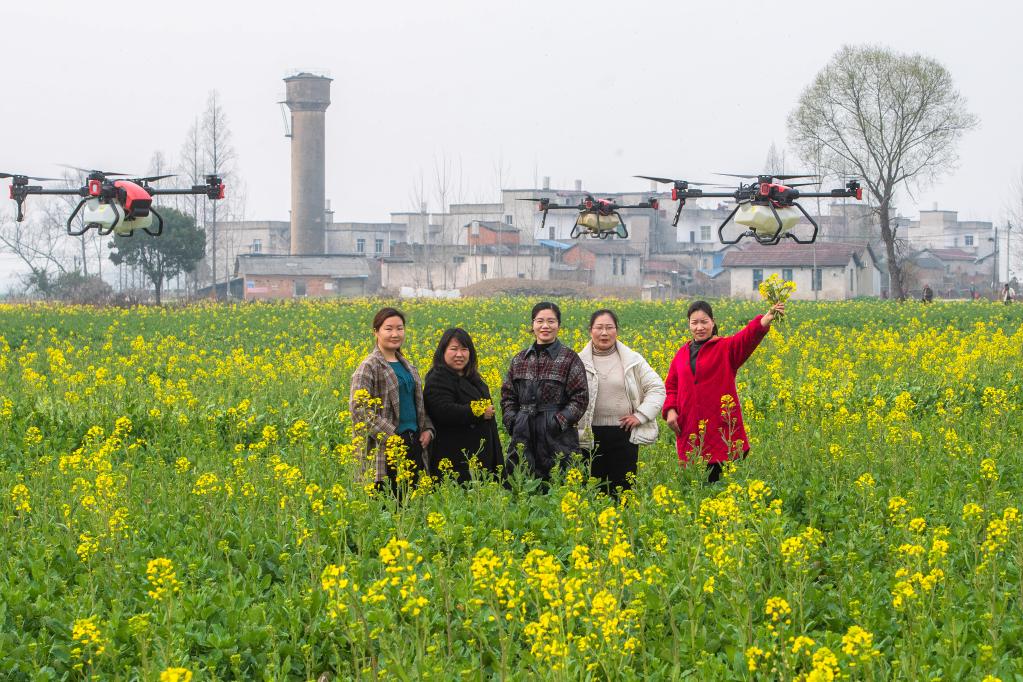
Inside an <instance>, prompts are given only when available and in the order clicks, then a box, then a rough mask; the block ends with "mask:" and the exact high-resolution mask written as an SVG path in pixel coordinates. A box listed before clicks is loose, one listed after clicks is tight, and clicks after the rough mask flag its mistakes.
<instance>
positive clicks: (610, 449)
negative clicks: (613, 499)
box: [586, 426, 639, 496]
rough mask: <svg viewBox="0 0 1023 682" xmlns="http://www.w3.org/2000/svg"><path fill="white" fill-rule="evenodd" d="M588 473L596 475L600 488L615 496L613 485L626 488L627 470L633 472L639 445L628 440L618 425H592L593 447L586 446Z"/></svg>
mask: <svg viewBox="0 0 1023 682" xmlns="http://www.w3.org/2000/svg"><path fill="white" fill-rule="evenodd" d="M586 454H587V455H589V456H590V475H591V476H593V477H594V478H597V479H600V481H601V485H600V487H601V489H602V490H603V491H604V492H606V493H607V494H609V495H612V496H617V494H618V493H617V492H616V491H617V489H618V488H621V489H622V490H629V489H630V488H632V484H631V483H629V479H628V474H630V473H631V474H633V475H635V474H636V468H637V465H638V463H639V446H638V445H636V444H635V443H630V442H629V432H628V431H626V430H625V429H623V428H622V427H620V426H594V427H593V449H592V450H589V451H588V452H587V453H586Z"/></svg>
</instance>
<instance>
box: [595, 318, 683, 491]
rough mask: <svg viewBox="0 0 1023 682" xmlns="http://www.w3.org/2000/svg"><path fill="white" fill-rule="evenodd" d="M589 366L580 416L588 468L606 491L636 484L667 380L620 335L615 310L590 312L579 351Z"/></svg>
mask: <svg viewBox="0 0 1023 682" xmlns="http://www.w3.org/2000/svg"><path fill="white" fill-rule="evenodd" d="M579 359H580V360H582V363H583V367H584V368H585V369H586V381H587V388H588V390H589V394H590V402H589V405H588V406H587V407H586V413H585V414H583V418H582V419H580V420H579V444H580V445H581V446H582V447H583V448H584V449H585V450H586V453H587V454H588V455H589V456H590V458H591V459H590V474H591V475H592V476H593V477H594V478H598V479H600V480H601V481H602V483H603V485H602V487H603V488H604V490H605V491H607V492H608V493H610V494H612V495H617V492H616V491H617V489H618V488H621V489H622V490H628V489H630V488H631V487H632V483H631V482H630V481H629V474H632V475H633V476H635V474H636V468H637V465H638V463H639V446H640V445H647V444H650V443H653V442H655V441H656V440H657V415H658V414H659V413H660V411H661V406H662V405H663V404H664V395H665V394H664V382H662V381H661V377H660V376H658V375H657V372H655V371H654V370H653V369H652V368H651V367H650V365H649V364H648V363H647V361H646V360H644V359H643V356H642V355H640V354H639V353H637V352H635V351H634V350H632V349H631V348H629V347H628V346H626V345H625V344H624V343H622V342H621V341H619V340H618V316H617V315H615V313H614V312H613V311H611V310H607V309H603V310H598V311H596V312H595V313H593V314H592V315H590V341H589V343H587V344H586V346H584V347H583V349H582V350H581V351H580V352H579Z"/></svg>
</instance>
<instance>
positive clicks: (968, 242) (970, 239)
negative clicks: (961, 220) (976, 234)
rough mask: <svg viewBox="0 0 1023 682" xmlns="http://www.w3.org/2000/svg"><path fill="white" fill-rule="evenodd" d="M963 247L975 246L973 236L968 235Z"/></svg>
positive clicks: (964, 239) (964, 238)
mask: <svg viewBox="0 0 1023 682" xmlns="http://www.w3.org/2000/svg"><path fill="white" fill-rule="evenodd" d="M963 246H973V235H972V234H968V235H966V236H965V237H963Z"/></svg>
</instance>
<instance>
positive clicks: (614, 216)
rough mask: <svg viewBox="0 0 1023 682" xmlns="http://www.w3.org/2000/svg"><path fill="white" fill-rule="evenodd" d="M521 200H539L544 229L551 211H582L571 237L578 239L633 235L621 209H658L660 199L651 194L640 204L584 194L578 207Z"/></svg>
mask: <svg viewBox="0 0 1023 682" xmlns="http://www.w3.org/2000/svg"><path fill="white" fill-rule="evenodd" d="M519 201H535V202H537V209H536V210H537V211H540V212H541V213H543V218H542V219H541V220H540V229H541V230H542V229H543V228H544V226H545V225H546V224H547V212H548V211H552V210H553V211H560V210H566V211H578V215H577V216H576V219H575V224H573V225H572V232H571V233H570V235H569V236H570V237H571V238H572V239H576V238H578V237H581V236H583V235H586V236H588V237H592V238H593V239H607V238H609V237H618V238H619V239H628V238H629V228H628V227H627V226H626V225H625V221H624V220H622V216H621V214H620V213H619V212H618V211H619V210H621V209H623V208H652V209H657V207H658V202H657V199H655V198H653V197H651V198H650V199H647V200H646V201H641V202H639V203H638V204H629V205H620V204H618V203H617V202H616V201H615V200H614V199H610V198H608V199H594V198H593V195H592V194H583V196H582V199H581V200H580V201H579V204H578V205H577V206H570V205H562V204H555V203H551V200H550V199H520V200H519Z"/></svg>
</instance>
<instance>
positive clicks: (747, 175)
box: [714, 173, 820, 187]
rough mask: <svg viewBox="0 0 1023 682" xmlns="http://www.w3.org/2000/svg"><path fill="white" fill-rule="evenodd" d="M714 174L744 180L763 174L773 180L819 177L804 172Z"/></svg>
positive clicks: (753, 178)
mask: <svg viewBox="0 0 1023 682" xmlns="http://www.w3.org/2000/svg"><path fill="white" fill-rule="evenodd" d="M714 175H725V176H727V177H730V178H743V179H745V180H751V179H752V180H756V179H757V178H760V177H762V176H765V175H766V176H769V177H771V178H774V179H775V180H795V179H797V178H819V177H820V176H819V175H810V174H805V173H804V174H802V175H792V174H785V175H772V174H771V173H715V174H714ZM790 187H791V185H790Z"/></svg>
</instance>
